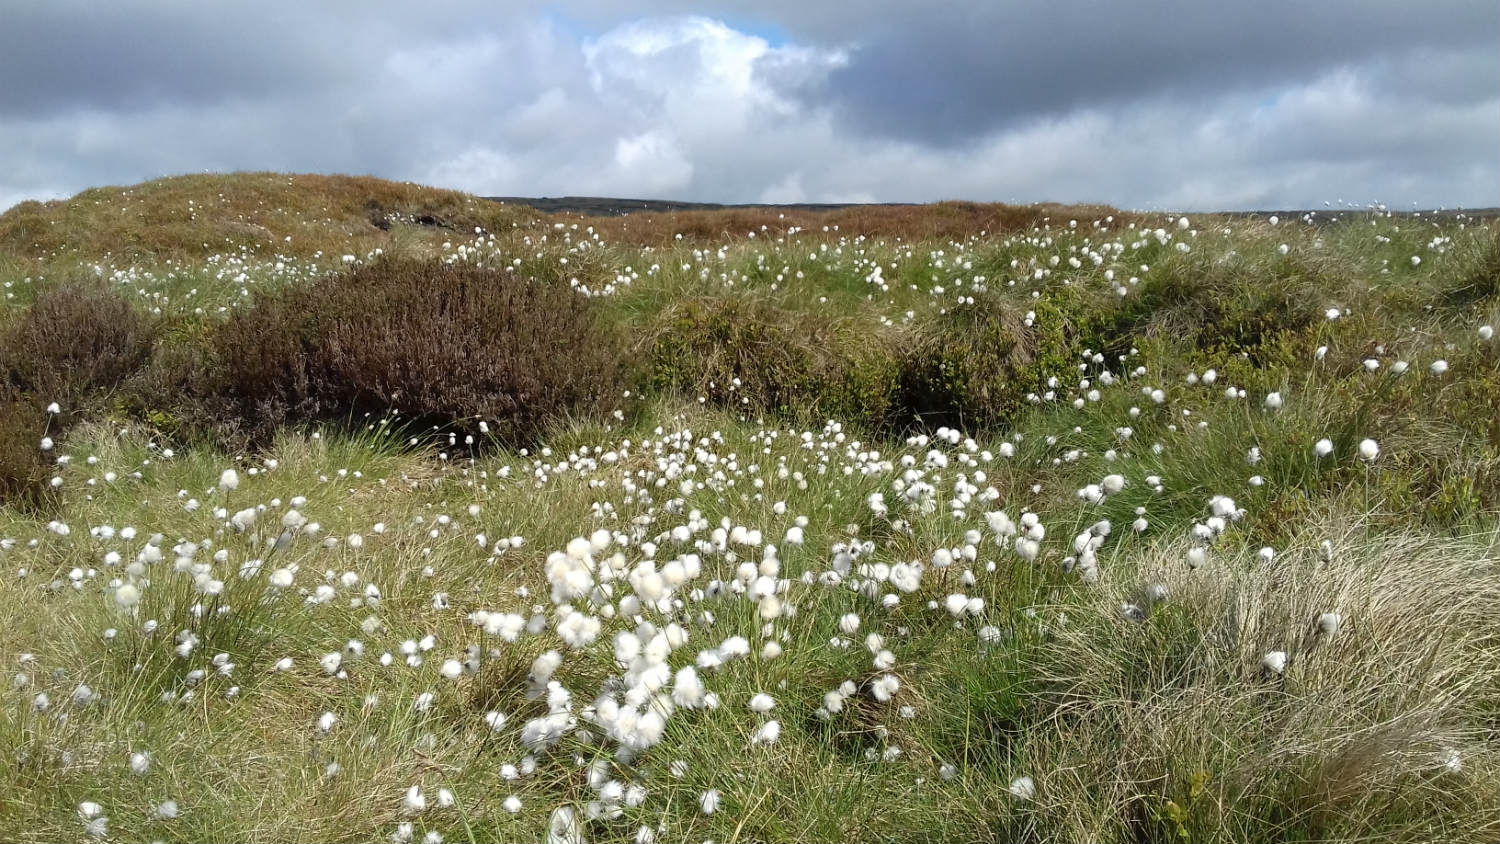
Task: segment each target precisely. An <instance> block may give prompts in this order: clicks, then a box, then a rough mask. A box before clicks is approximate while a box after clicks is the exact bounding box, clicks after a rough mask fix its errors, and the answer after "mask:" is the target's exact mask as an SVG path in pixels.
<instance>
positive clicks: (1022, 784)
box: [1005, 777, 1036, 801]
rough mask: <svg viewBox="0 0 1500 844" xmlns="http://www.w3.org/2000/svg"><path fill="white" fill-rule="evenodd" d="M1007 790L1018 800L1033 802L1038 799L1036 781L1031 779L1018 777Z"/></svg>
mask: <svg viewBox="0 0 1500 844" xmlns="http://www.w3.org/2000/svg"><path fill="white" fill-rule="evenodd" d="M1005 790H1006V791H1007V792H1009V793H1010V796H1012V797H1014V798H1016V799H1017V800H1022V801H1027V800H1031V799H1032V798H1034V797H1036V781H1035V780H1033V779H1032V778H1031V777H1016V778H1015V779H1013V780H1011V781H1010V786H1009V787H1008V788H1006V789H1005Z"/></svg>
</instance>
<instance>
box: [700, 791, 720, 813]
mask: <svg viewBox="0 0 1500 844" xmlns="http://www.w3.org/2000/svg"><path fill="white" fill-rule="evenodd" d="M721 797H722V795H721V794H720V793H719V790H718V789H717V788H710V789H708V790H707V791H704V792H702V793H700V794H699V795H698V809H699V810H700V811H702V812H703V814H705V815H712V814H713V813H714V812H717V811H718V810H719V800H720V798H721Z"/></svg>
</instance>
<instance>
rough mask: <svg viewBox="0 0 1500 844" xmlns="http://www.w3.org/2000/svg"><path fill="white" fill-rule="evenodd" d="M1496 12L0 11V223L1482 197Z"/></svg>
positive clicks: (83, 7) (1062, 7) (993, 8)
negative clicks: (40, 202) (236, 174)
mask: <svg viewBox="0 0 1500 844" xmlns="http://www.w3.org/2000/svg"><path fill="white" fill-rule="evenodd" d="M1497 32H1500V6H1497V5H1496V4H1493V3H1482V2H1446V1H1445V0H1434V2H1429V3H1425V4H1413V3H1410V2H1404V3H1397V2H1382V0H1368V1H1367V2H1356V0H1325V1H1324V2H1319V3H1304V2H1289V0H1261V2H1233V3H1231V2H1223V3H1219V2H1214V3H1201V2H1196V3H1188V2H1166V0H1156V1H1155V2H1146V3H1135V4H1126V3H1114V2H1096V1H1094V0H1090V2H1076V3H1051V2H1041V1H1040V0H1025V2H1011V3H1003V4H1002V3H972V4H964V5H960V4H952V3H939V4H933V3H916V2H909V0H906V1H905V2H900V1H898V0H870V2H867V3H863V4H860V5H859V6H857V7H856V6H850V5H847V4H819V3H806V2H787V0H759V1H758V2H754V3H751V2H747V1H746V0H720V2H715V3H702V2H688V0H648V1H647V2H644V3H638V4H634V5H631V6H629V7H623V6H621V5H620V4H617V3H607V2H604V0H559V1H558V2H551V3H542V2H514V3H494V2H485V0H462V2H435V3H431V4H413V3H401V2H394V0H369V2H363V3H360V4H357V5H356V4H352V3H344V2H333V3H305V2H299V1H298V0H261V1H260V2H250V0H218V2H209V3H205V2H201V0H120V2H111V3H94V2H84V0H11V2H10V3H8V4H7V8H6V10H5V14H4V20H3V25H0V160H3V161H5V162H6V165H7V166H6V168H5V169H4V170H0V208H3V207H5V206H8V205H9V204H10V203H12V202H14V201H18V200H20V199H23V198H28V197H52V196H59V195H65V194H67V193H72V192H74V191H77V190H80V189H82V188H85V187H88V186H91V185H96V184H119V183H128V182H133V181H138V180H141V179H147V178H153V177H156V176H160V175H166V174H171V173H181V172H195V171H200V170H251V169H275V170H293V171H322V172H358V173H373V174H375V175H379V176H384V177H387V178H395V179H409V180H414V181H422V182H428V183H433V184H441V185H443V186H448V187H456V188H460V189H464V190H471V191H474V192H478V193H504V194H533V195H559V194H570V193H571V194H603V195H634V196H658V197H664V198H677V199H700V200H716V201H820V200H821V201H840V200H886V201H926V200H934V199H942V198H969V199H981V200H1003V201H1041V200H1058V201H1102V202H1109V203H1112V204H1116V205H1120V206H1125V207H1137V208H1149V207H1160V208H1168V207H1170V208H1180V209H1182V210H1201V209H1213V208H1225V209H1231V208H1248V207H1267V206H1280V207H1289V206H1315V205H1321V203H1322V202H1324V201H1331V200H1336V199H1344V200H1349V201H1352V202H1361V203H1362V202H1368V201H1373V200H1377V199H1378V200H1385V201H1390V202H1401V203H1403V204H1405V203H1408V202H1417V203H1419V204H1422V205H1448V206H1451V205H1468V206H1474V205H1495V204H1500V166H1497V164H1500V160H1497V158H1500V157H1497V156H1496V154H1495V139H1496V137H1497V136H1500V86H1497V84H1496V83H1497V79H1496V76H1495V69H1496V67H1497V66H1500V38H1497V35H1496V33H1497Z"/></svg>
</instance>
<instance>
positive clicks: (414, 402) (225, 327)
mask: <svg viewBox="0 0 1500 844" xmlns="http://www.w3.org/2000/svg"><path fill="white" fill-rule="evenodd" d="M625 360H626V356H625V354H624V344H623V338H621V336H620V335H619V334H618V333H617V332H616V331H615V330H614V329H613V327H612V326H609V325H607V324H606V323H604V322H603V321H602V320H601V319H600V318H599V316H598V310H597V308H596V306H595V305H594V304H593V303H592V302H591V301H590V300H588V299H586V298H584V297H582V296H579V295H578V294H576V293H574V292H572V291H571V290H569V289H568V288H567V287H566V286H565V285H558V284H553V283H547V282H541V281H537V280H534V279H526V278H522V277H519V276H517V275H516V274H513V273H509V272H504V271H500V270H494V269H487V268H481V267H476V266H472V265H467V264H448V263H443V262H439V261H415V260H399V259H387V260H383V261H380V262H377V263H375V264H371V265H368V266H365V267H360V268H357V269H354V270H350V271H347V272H343V273H339V274H335V275H332V276H330V277H328V278H325V279H323V280H321V281H320V282H318V283H316V284H313V285H309V286H306V287H299V288H289V289H287V290H283V291H279V292H276V293H273V294H271V295H268V296H264V297H261V298H258V299H256V300H255V301H254V302H253V303H252V304H251V305H250V306H248V307H246V308H243V309H240V310H239V311H237V312H235V313H234V314H232V315H231V316H230V317H229V318H228V320H226V321H225V322H223V323H221V324H218V325H215V326H212V327H211V328H209V329H208V330H207V331H206V332H205V333H204V334H203V336H202V337H201V338H199V339H198V340H196V341H195V342H191V343H189V344H185V345H183V346H181V347H179V348H177V349H174V350H171V351H169V352H167V353H165V354H164V355H163V356H162V357H161V358H160V359H159V367H158V368H159V372H158V374H157V377H156V378H155V379H153V386H152V388H151V389H152V391H161V390H168V391H171V392H169V393H167V394H169V395H176V396H178V397H179V400H178V403H177V405H176V406H175V407H172V408H170V409H168V410H166V411H158V412H162V413H163V415H166V416H170V417H171V418H174V419H176V420H179V422H180V423H181V425H182V426H183V427H184V428H185V429H186V430H187V432H189V433H198V434H202V433H211V434H213V435H214V436H217V437H219V438H220V439H221V440H225V441H227V442H229V443H233V444H242V443H244V444H263V443H265V442H268V441H269V440H270V438H271V437H272V436H273V435H274V433H275V431H276V429H277V428H278V427H280V426H283V425H287V424H295V423H299V422H310V421H320V420H321V421H340V420H349V419H358V418H362V417H363V415H364V414H366V413H376V414H386V413H393V412H394V413H399V414H401V415H402V416H403V417H405V419H406V421H407V422H408V423H409V424H411V425H412V426H421V427H427V426H434V425H435V426H437V427H438V428H439V429H442V430H449V431H453V430H466V431H478V430H480V423H481V422H484V423H485V426H486V427H487V428H488V429H489V431H491V432H492V433H493V434H494V435H495V436H497V437H500V438H502V439H504V440H507V441H513V442H514V441H527V440H530V439H532V438H534V437H535V436H536V435H537V434H538V433H540V431H541V430H542V429H544V428H546V427H547V426H549V425H551V424H553V423H554V422H557V421H559V420H560V419H562V418H565V417H567V416H569V415H571V414H588V413H592V412H598V411H607V410H609V409H612V408H615V407H617V406H618V405H619V404H620V403H621V401H622V393H623V392H624V390H626V389H627V388H628V386H629V379H628V369H627V367H626V364H625Z"/></svg>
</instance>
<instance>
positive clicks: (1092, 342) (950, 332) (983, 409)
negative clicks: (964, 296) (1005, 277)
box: [901, 289, 1129, 430]
mask: <svg viewBox="0 0 1500 844" xmlns="http://www.w3.org/2000/svg"><path fill="white" fill-rule="evenodd" d="M1095 307H1096V306H1095V304H1094V303H1091V302H1087V301H1086V297H1084V296H1083V295H1081V294H1080V293H1078V292H1077V291H1075V290H1072V289H1068V290H1057V291H1054V292H1053V293H1051V294H1049V295H1048V296H1046V297H1044V298H1042V299H1038V300H1035V301H1033V302H1031V306H1030V310H1029V311H1025V310H1023V309H1022V308H1020V307H1018V306H1015V305H1011V304H1008V303H1005V302H1003V301H1000V300H998V299H997V298H994V297H991V296H981V297H978V298H976V300H975V301H974V303H973V304H971V305H963V306H960V307H956V308H950V309H949V310H948V311H946V312H945V313H943V314H941V315H939V316H938V317H937V318H936V319H934V320H932V321H931V322H929V323H927V324H926V325H924V326H922V327H921V328H920V329H919V330H918V334H917V337H916V339H915V341H914V342H913V343H912V345H911V347H910V349H909V350H908V353H907V354H906V356H905V357H904V359H903V361H902V371H901V400H902V408H903V411H904V412H905V413H906V414H908V420H909V421H913V422H916V423H918V424H919V426H921V427H927V428H931V427H935V426H938V425H947V426H950V427H959V428H964V429H967V430H983V429H990V428H995V427H997V426H1000V425H1004V424H1007V423H1009V422H1011V421H1013V420H1014V418H1015V416H1016V415H1017V414H1018V413H1019V412H1020V411H1021V410H1022V409H1024V408H1025V406H1026V404H1027V401H1028V400H1027V396H1028V395H1029V394H1032V393H1035V394H1037V395H1042V394H1045V393H1046V391H1047V390H1048V389H1050V388H1049V387H1048V382H1049V380H1050V379H1052V378H1054V377H1055V378H1057V379H1059V383H1068V382H1070V381H1072V380H1076V378H1077V377H1078V364H1079V362H1080V361H1081V360H1082V357H1083V353H1084V351H1085V350H1086V349H1087V350H1097V349H1099V348H1101V347H1102V345H1103V343H1101V334H1100V333H1099V326H1100V324H1101V322H1100V320H1101V318H1102V317H1101V312H1098V311H1096V310H1095ZM1027 313H1030V314H1032V315H1033V318H1032V319H1031V320H1030V321H1029V322H1030V324H1028V320H1027ZM1102 313H1106V314H1107V313H1108V312H1102ZM1125 346H1126V348H1127V349H1128V346H1129V344H1128V343H1126V344H1125ZM1111 363H1115V361H1111Z"/></svg>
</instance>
